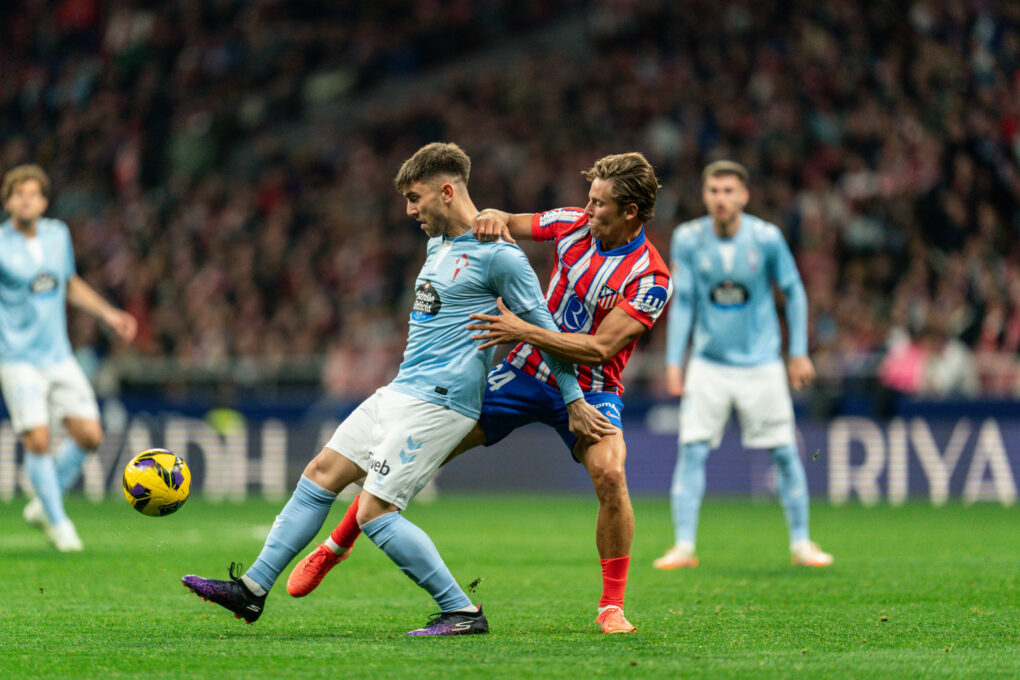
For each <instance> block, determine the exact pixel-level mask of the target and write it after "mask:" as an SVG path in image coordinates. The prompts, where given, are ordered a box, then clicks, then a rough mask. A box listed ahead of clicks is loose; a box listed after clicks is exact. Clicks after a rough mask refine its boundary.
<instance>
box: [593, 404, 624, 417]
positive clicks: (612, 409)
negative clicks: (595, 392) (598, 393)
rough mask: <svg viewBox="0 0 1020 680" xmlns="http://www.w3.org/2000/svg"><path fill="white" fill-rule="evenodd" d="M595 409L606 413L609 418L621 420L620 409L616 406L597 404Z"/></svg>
mask: <svg viewBox="0 0 1020 680" xmlns="http://www.w3.org/2000/svg"><path fill="white" fill-rule="evenodd" d="M595 408H596V409H597V410H599V411H601V412H602V413H604V414H605V416H606V417H607V418H615V419H616V420H619V419H620V409H619V408H617V406H616V404H613V403H611V402H604V403H602V404H595Z"/></svg>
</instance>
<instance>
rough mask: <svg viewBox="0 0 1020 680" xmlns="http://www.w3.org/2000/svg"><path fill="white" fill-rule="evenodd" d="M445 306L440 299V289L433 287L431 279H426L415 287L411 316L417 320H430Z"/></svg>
mask: <svg viewBox="0 0 1020 680" xmlns="http://www.w3.org/2000/svg"><path fill="white" fill-rule="evenodd" d="M442 306H443V301H442V300H440V299H439V291H437V290H436V289H435V288H433V287H432V282H431V281H425V283H423V284H421V285H420V286H418V287H417V288H415V289H414V307H412V308H411V318H412V319H414V320H415V321H428V320H429V319H434V318H435V317H436V315H437V314H439V310H440V309H441V308H442Z"/></svg>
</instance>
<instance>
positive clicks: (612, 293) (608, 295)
mask: <svg viewBox="0 0 1020 680" xmlns="http://www.w3.org/2000/svg"><path fill="white" fill-rule="evenodd" d="M619 301H620V291H618V290H614V289H613V288H612V287H610V286H609V285H604V286H602V290H600V291H599V302H598V305H599V307H601V308H602V309H612V308H613V307H615V306H616V303H618V302H619Z"/></svg>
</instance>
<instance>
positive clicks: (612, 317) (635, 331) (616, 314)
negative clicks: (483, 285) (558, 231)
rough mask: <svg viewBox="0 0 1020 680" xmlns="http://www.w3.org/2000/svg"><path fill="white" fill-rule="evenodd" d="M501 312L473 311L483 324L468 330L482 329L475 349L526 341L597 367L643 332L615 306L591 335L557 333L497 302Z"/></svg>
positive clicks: (638, 325) (473, 316)
mask: <svg viewBox="0 0 1020 680" xmlns="http://www.w3.org/2000/svg"><path fill="white" fill-rule="evenodd" d="M497 303H498V307H499V310H500V312H501V313H500V314H472V315H471V318H472V319H474V320H476V321H480V322H482V323H473V324H471V325H469V326H468V329H469V330H473V331H484V332H482V333H479V334H478V335H475V336H472V339H473V340H483V341H484V342H483V344H481V345H479V347H478V349H486V348H488V347H492V346H494V345H500V344H503V343H510V342H514V343H516V342H526V343H528V344H530V345H532V346H534V347H537V348H539V349H540V350H542V351H544V352H548V353H549V354H551V355H552V356H554V357H556V358H557V359H559V360H560V361H569V362H571V363H575V364H585V365H588V366H599V365H601V364H604V363H606V362H607V361H609V360H610V359H612V358H613V357H614V356H616V354H617V352H619V351H620V350H621V349H623V348H624V347H626V346H627V345H628V344H629V343H630V342H631V341H633V340H634V339H635V338H637V337H638V336H639V335H641V333H643V332H644V330H645V327H644V325H643V324H641V322H640V321H638V320H636V319H634V318H632V317H631V316H630V315H629V314H627V313H626V312H624V311H623V310H621V309H620V308H616V309H614V310H613V311H611V312H610V313H609V314H608V315H607V316H606V318H605V319H603V321H602V324H601V325H600V326H599V328H598V330H597V331H596V332H595V334H594V335H589V334H588V333H558V332H556V331H551V330H547V329H545V328H541V327H539V326H536V325H534V324H531V323H528V322H527V321H524V320H523V319H521V318H520V317H519V316H517V315H516V314H514V313H513V312H511V311H510V310H509V309H507V308H506V306H505V305H504V304H503V301H502V299H500V300H498V301H497Z"/></svg>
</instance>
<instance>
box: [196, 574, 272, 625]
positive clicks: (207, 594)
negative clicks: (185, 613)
mask: <svg viewBox="0 0 1020 680" xmlns="http://www.w3.org/2000/svg"><path fill="white" fill-rule="evenodd" d="M234 566H235V565H234V562H231V563H230V571H229V574H230V580H229V581H217V580H215V579H211V578H202V577H201V576H195V575H194V574H188V575H187V576H184V577H182V578H181V582H182V583H183V584H184V587H185V588H187V589H188V590H190V591H191V592H193V593H195V594H196V595H198V596H199V597H200V598H202V599H203V600H207V601H209V602H215V603H216V604H218V605H220V606H221V607H224V608H225V609H229V610H230V611H232V612H233V613H234V618H238V619H244V620H245V622H246V623H255V622H256V621H257V620H258V618H259V617H260V616H262V609H263V608H264V607H265V606H266V595H268V594H269V593H266V595H256V594H254V593H253V592H251V591H250V590H248V587H247V586H246V585H244V582H243V581H242V580H241V577H240V575H238V576H235V575H234ZM236 566H237V572H238V574H240V573H241V565H240V564H238V565H236Z"/></svg>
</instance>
